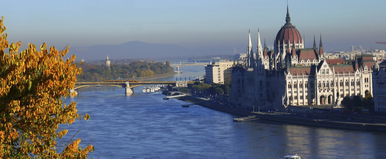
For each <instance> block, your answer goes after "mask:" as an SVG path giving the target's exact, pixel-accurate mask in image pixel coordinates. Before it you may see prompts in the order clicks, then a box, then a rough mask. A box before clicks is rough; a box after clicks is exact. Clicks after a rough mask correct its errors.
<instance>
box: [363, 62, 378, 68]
mask: <svg viewBox="0 0 386 159" xmlns="http://www.w3.org/2000/svg"><path fill="white" fill-rule="evenodd" d="M375 63H376V62H375V61H366V62H363V67H365V66H367V68H368V69H371V68H373V66H374V65H375Z"/></svg>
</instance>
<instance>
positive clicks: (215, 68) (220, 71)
mask: <svg viewBox="0 0 386 159" xmlns="http://www.w3.org/2000/svg"><path fill="white" fill-rule="evenodd" d="M233 64H234V62H232V61H219V62H213V63H211V64H208V65H207V66H206V67H205V83H209V84H211V83H217V84H224V83H227V82H229V81H230V74H231V72H232V71H231V69H230V68H231V67H232V66H233Z"/></svg>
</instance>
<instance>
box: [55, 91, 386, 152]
mask: <svg viewBox="0 0 386 159" xmlns="http://www.w3.org/2000/svg"><path fill="white" fill-rule="evenodd" d="M135 92H136V93H135V95H134V96H130V97H125V96H124V90H123V88H97V89H93V90H92V91H90V90H86V91H80V92H79V96H78V97H76V98H73V99H68V100H73V101H76V102H77V103H78V110H79V113H80V114H84V113H89V114H90V115H91V118H90V120H88V121H77V122H75V124H73V125H71V126H69V127H68V128H69V129H70V132H69V134H68V135H67V138H66V139H64V141H66V140H68V138H70V137H72V136H73V135H74V136H75V137H76V138H81V139H82V145H88V144H93V145H94V147H95V151H94V152H92V153H91V154H90V158H246V159H249V158H254V159H256V158H262V159H263V158H273V159H275V158H280V157H282V156H284V155H286V154H294V153H297V154H299V155H301V156H302V157H303V158H306V159H307V158H331V159H332V158H366V159H368V158H369V159H371V158H374V159H375V158H376V159H377V158H386V151H385V150H386V134H384V133H374V132H361V131H346V130H335V129H325V128H312V127H303V126H295V125H282V124H277V123H268V122H241V123H239V122H237V123H236V122H233V121H232V118H233V117H232V116H231V115H228V114H224V113H221V112H217V111H213V110H210V109H206V108H203V107H201V106H197V105H194V106H191V107H189V108H183V107H181V104H183V103H184V102H182V101H178V100H167V101H165V100H163V99H162V97H163V96H162V95H161V94H143V93H142V92H141V88H136V91H135ZM66 127H67V126H66ZM62 142H63V141H62Z"/></svg>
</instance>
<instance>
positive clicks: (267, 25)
mask: <svg viewBox="0 0 386 159" xmlns="http://www.w3.org/2000/svg"><path fill="white" fill-rule="evenodd" d="M0 1H1V9H0V16H4V17H5V24H6V26H7V28H8V29H7V33H8V34H9V38H10V39H11V40H12V41H14V40H21V41H23V42H34V43H40V42H41V41H47V42H49V44H53V45H58V46H63V45H67V44H68V45H71V46H75V47H77V46H91V45H98V44H120V43H124V42H127V41H144V42H151V43H168V44H179V45H182V46H189V47H201V46H217V47H221V46H229V45H234V46H235V48H238V47H240V46H244V45H245V44H246V36H247V35H246V34H247V32H248V29H249V28H251V31H252V32H254V33H256V31H257V29H258V28H260V31H261V34H262V36H263V38H265V39H266V40H267V43H268V44H269V45H272V43H273V40H274V37H275V35H276V33H277V32H278V30H279V29H280V27H281V26H282V25H283V24H284V19H285V12H286V11H285V8H286V4H287V2H286V1H285V0H0ZM289 6H290V14H291V17H292V23H293V24H294V25H295V26H296V27H297V28H298V29H299V31H300V32H301V34H302V35H303V38H304V39H305V41H306V46H307V47H310V46H311V45H312V39H313V35H314V34H316V35H319V34H320V33H321V34H322V35H323V40H324V42H325V46H326V50H343V49H348V48H350V46H351V45H362V46H364V47H371V48H374V47H378V48H386V45H385V46H382V45H377V44H374V43H375V42H376V41H386V7H385V6H386V1H385V0H290V2H289Z"/></svg>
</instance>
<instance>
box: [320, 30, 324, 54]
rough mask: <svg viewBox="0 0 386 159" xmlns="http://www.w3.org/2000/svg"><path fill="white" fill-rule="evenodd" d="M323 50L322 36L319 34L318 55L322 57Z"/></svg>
mask: <svg viewBox="0 0 386 159" xmlns="http://www.w3.org/2000/svg"><path fill="white" fill-rule="evenodd" d="M323 54H324V49H323V42H322V34H320V43H319V55H320V56H323Z"/></svg>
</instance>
